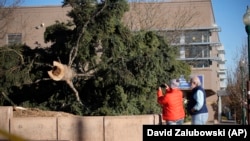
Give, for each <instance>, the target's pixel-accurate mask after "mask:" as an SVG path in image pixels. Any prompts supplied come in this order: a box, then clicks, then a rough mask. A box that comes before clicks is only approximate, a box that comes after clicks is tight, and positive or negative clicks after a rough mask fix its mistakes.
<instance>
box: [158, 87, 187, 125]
mask: <svg viewBox="0 0 250 141" xmlns="http://www.w3.org/2000/svg"><path fill="white" fill-rule="evenodd" d="M171 87H173V88H169V87H168V86H167V85H166V94H165V95H163V94H162V90H161V88H159V89H158V91H157V96H158V98H157V100H158V103H159V104H161V105H162V116H163V120H166V121H167V124H171V125H172V124H182V123H183V122H184V118H185V111H184V106H183V93H182V91H181V90H180V89H178V88H177V86H175V85H172V83H171Z"/></svg>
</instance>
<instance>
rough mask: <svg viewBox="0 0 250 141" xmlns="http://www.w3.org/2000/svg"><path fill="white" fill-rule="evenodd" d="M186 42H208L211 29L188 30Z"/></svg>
mask: <svg viewBox="0 0 250 141" xmlns="http://www.w3.org/2000/svg"><path fill="white" fill-rule="evenodd" d="M185 37H186V43H206V42H209V37H210V32H209V31H203V30H198V31H187V32H185Z"/></svg>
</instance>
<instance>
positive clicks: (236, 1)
mask: <svg viewBox="0 0 250 141" xmlns="http://www.w3.org/2000/svg"><path fill="white" fill-rule="evenodd" d="M212 4H213V10H214V16H215V21H216V24H217V25H218V26H219V27H220V28H221V32H219V37H220V42H221V43H222V44H223V45H224V48H225V52H226V55H225V58H226V60H227V62H226V65H227V68H228V69H230V68H232V69H233V68H235V67H236V63H237V62H236V61H235V60H236V59H237V58H235V57H236V54H237V53H240V51H237V49H238V48H241V47H242V46H243V45H244V44H245V43H247V33H246V31H245V25H244V23H243V15H244V14H245V12H246V9H247V5H249V6H250V0H212Z"/></svg>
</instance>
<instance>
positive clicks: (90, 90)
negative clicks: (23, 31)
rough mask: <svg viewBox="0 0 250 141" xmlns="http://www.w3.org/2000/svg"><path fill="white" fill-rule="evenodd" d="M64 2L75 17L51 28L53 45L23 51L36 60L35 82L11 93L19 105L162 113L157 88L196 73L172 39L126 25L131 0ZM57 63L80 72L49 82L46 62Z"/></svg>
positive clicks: (48, 30)
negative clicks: (180, 54)
mask: <svg viewBox="0 0 250 141" xmlns="http://www.w3.org/2000/svg"><path fill="white" fill-rule="evenodd" d="M63 6H71V7H72V10H71V11H69V13H68V16H69V17H70V18H71V19H72V21H69V22H68V23H60V22H56V23H55V24H54V25H51V26H49V27H47V28H46V31H45V33H44V38H45V41H46V42H53V45H52V46H51V48H48V49H44V50H43V51H41V50H38V49H36V50H32V51H31V50H25V51H23V52H22V54H23V56H25V58H27V59H26V61H28V60H33V63H28V64H31V67H30V70H29V75H28V76H29V77H30V79H31V80H32V82H33V83H30V84H29V85H25V86H23V87H18V88H15V92H13V91H8V95H9V97H10V98H11V99H12V100H13V101H14V103H16V104H18V105H23V106H35V107H41V108H43V109H50V110H60V111H66V112H70V113H74V114H78V115H129V114H149V113H159V112H160V108H159V106H158V104H157V102H156V88H157V87H158V86H159V85H160V84H161V83H164V82H168V81H169V80H170V79H172V78H178V77H179V76H180V75H185V76H188V75H189V74H190V68H189V66H188V65H187V64H185V63H183V62H181V61H178V60H176V55H177V49H176V48H175V47H172V46H169V45H168V43H167V42H166V39H164V38H163V37H161V36H159V35H157V34H156V33H155V32H153V31H137V32H134V31H130V30H129V29H128V28H127V27H125V26H124V25H123V23H122V20H121V19H122V17H123V14H124V13H125V12H126V11H128V10H129V7H128V4H127V1H126V0H108V1H85V0H64V3H63ZM24 54H25V55H24ZM28 58H30V59H28ZM53 61H59V62H61V63H62V64H65V65H67V66H68V67H70V68H72V70H74V71H75V73H76V75H74V77H72V79H70V82H69V81H53V80H46V81H45V78H48V74H47V73H46V72H47V71H48V70H50V69H51V66H50V65H46V64H51V63H52V62H53ZM38 62H40V63H38ZM3 66H4V65H3ZM32 76H33V77H32ZM38 80H40V81H38ZM18 82H22V81H18ZM65 82H66V83H65ZM71 82H72V83H71ZM2 83H4V82H2ZM20 84H24V83H20ZM71 84H73V86H72V85H71ZM75 90H76V91H77V92H76V91H75ZM74 92H75V94H76V95H77V94H79V98H80V100H81V101H79V99H77V98H76V97H74V95H72V93H74ZM27 95H28V96H27ZM24 97H25V98H24ZM77 100H78V101H77ZM79 102H80V104H79Z"/></svg>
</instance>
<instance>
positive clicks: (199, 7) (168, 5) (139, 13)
mask: <svg viewBox="0 0 250 141" xmlns="http://www.w3.org/2000/svg"><path fill="white" fill-rule="evenodd" d="M129 4H130V10H129V11H128V12H127V13H125V15H124V18H123V22H124V24H125V25H127V26H128V27H129V28H130V29H131V30H132V31H138V30H142V29H143V30H153V31H157V32H158V33H159V34H161V35H163V36H165V37H166V39H167V41H168V42H169V43H170V44H171V45H172V46H173V47H177V48H178V49H179V57H178V58H177V59H179V60H183V61H185V62H187V63H188V64H190V66H191V68H192V74H191V75H198V76H199V77H200V78H201V81H202V85H203V87H204V88H205V90H206V92H207V98H208V99H212V100H211V101H208V104H213V103H214V102H215V103H216V102H217V95H218V93H219V92H221V91H223V90H225V88H226V67H225V61H226V60H225V51H224V47H223V45H222V44H221V43H220V39H219V34H218V32H220V28H219V27H218V26H217V25H216V21H215V17H214V12H213V7H212V2H211V0H169V1H166V2H155V3H153V2H152V3H143V2H140V3H129ZM69 10H70V7H64V8H62V7H61V6H40V7H19V8H17V9H15V11H14V13H13V15H12V16H11V17H8V18H6V20H7V21H6V22H8V24H6V25H7V26H6V28H4V32H2V33H1V34H2V35H1V37H2V38H0V45H1V46H2V45H5V44H11V43H16V42H19V43H25V44H27V45H28V46H30V47H31V48H36V47H50V45H51V44H50V43H45V42H44V38H43V34H44V32H45V28H46V26H50V25H52V24H55V22H56V21H60V22H66V21H67V20H68V17H67V16H66V14H67V12H68V11H69ZM1 24H3V23H1ZM180 78H181V79H180V80H181V87H180V88H181V89H182V90H183V91H186V92H188V89H189V86H188V81H189V80H185V79H182V77H181V76H180ZM209 97H210V98H209ZM211 108H212V106H211V107H210V111H213V109H211ZM213 117H214V115H213V114H210V117H209V118H210V119H213Z"/></svg>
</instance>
